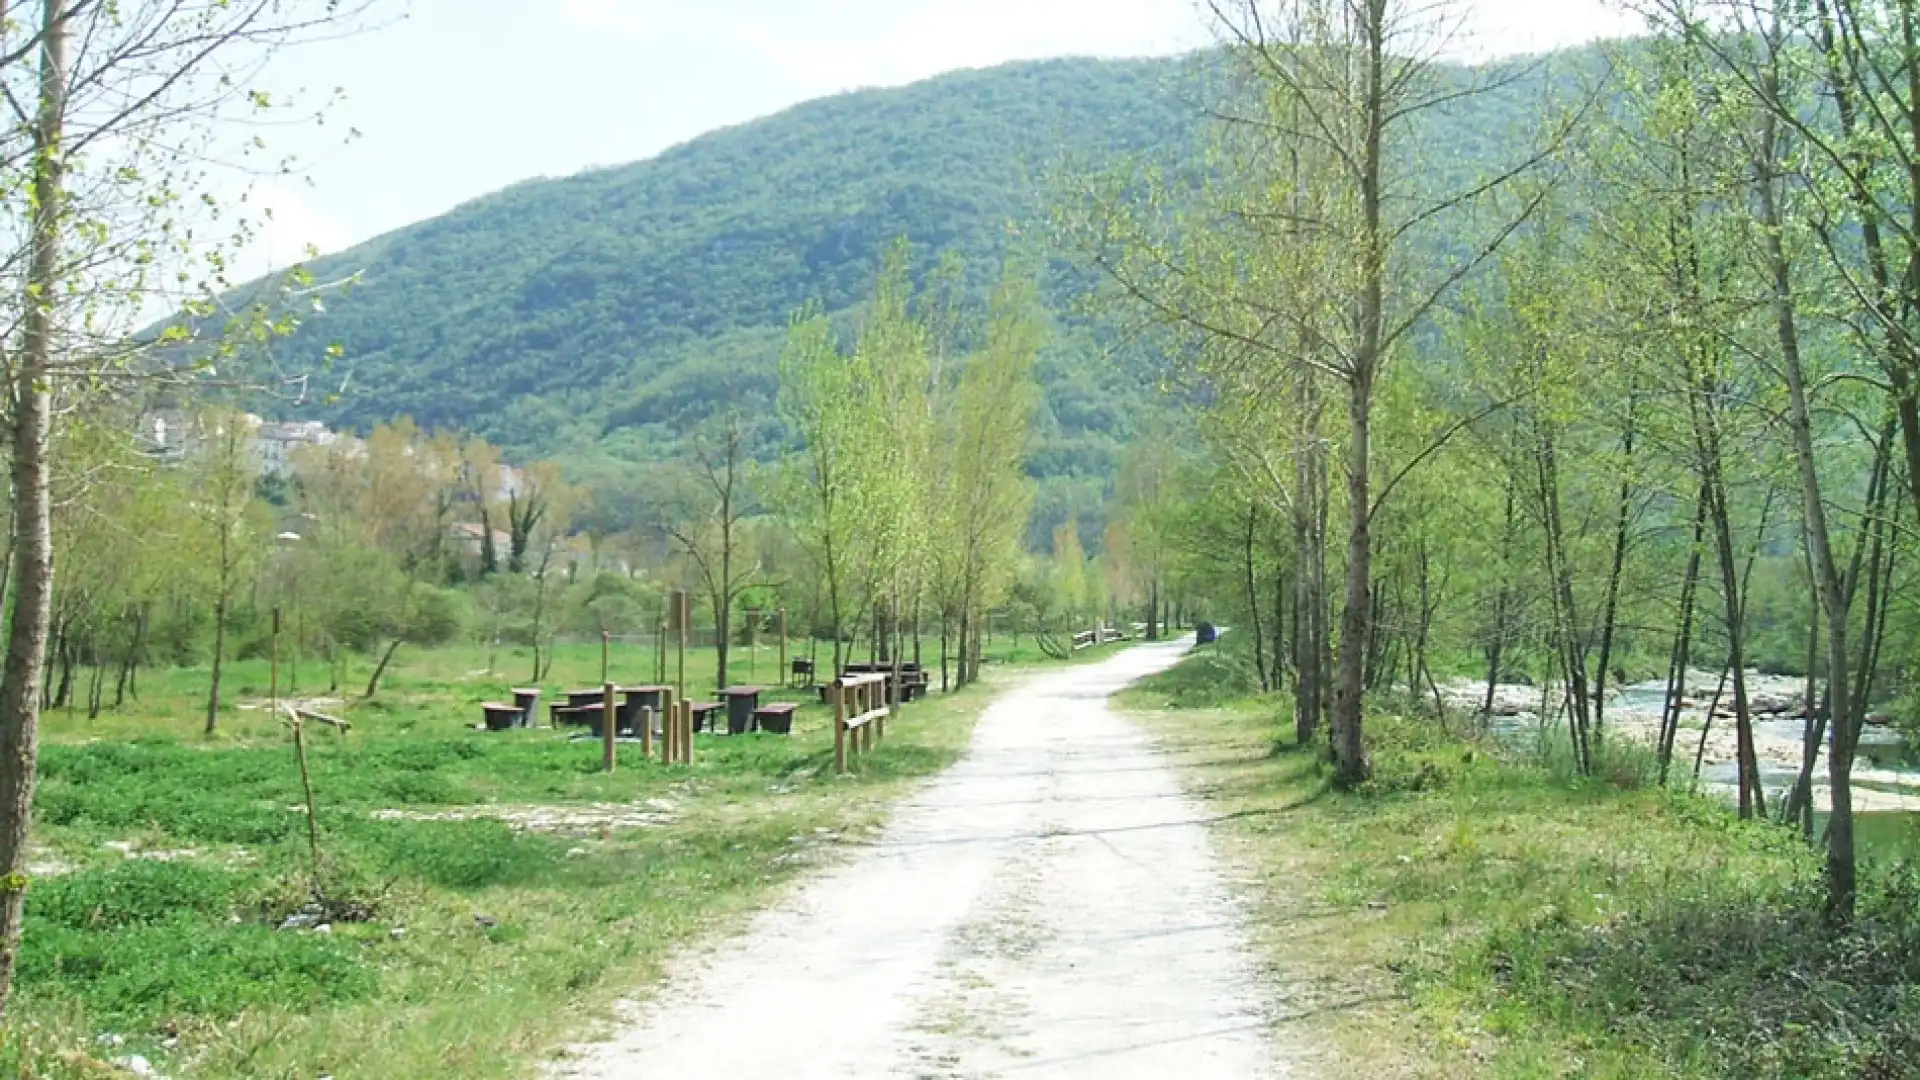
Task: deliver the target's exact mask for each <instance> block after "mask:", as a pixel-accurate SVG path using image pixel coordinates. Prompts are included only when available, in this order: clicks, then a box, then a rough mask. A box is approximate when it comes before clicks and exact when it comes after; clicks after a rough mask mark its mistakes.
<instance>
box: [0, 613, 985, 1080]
mask: <svg viewBox="0 0 1920 1080" xmlns="http://www.w3.org/2000/svg"><path fill="white" fill-rule="evenodd" d="M766 654H767V655H766V656H764V657H761V658H759V659H758V661H757V662H756V665H755V666H756V667H757V668H759V674H760V677H761V680H762V681H768V682H778V681H779V680H778V679H777V678H774V677H772V676H773V670H772V669H773V666H774V664H773V660H772V650H770V649H769V650H766ZM486 659H487V658H486V654H485V653H484V651H481V650H475V649H445V650H435V651H418V650H404V649H403V650H402V652H401V653H400V654H399V656H398V657H397V658H396V662H395V667H394V669H393V671H392V674H391V675H390V677H389V678H388V679H387V680H386V683H385V684H384V686H383V689H382V691H381V693H380V695H379V696H378V697H376V698H375V699H374V700H373V701H370V702H362V701H351V700H350V701H349V702H347V703H346V704H345V705H344V706H342V707H338V708H335V709H333V710H332V711H336V712H342V713H344V714H345V715H346V716H347V718H348V719H349V720H350V721H351V723H352V725H353V727H352V730H351V732H350V733H347V734H344V735H342V734H339V733H336V732H334V731H332V730H330V729H326V728H315V729H313V730H312V731H311V733H310V735H309V740H308V747H309V756H310V762H311V767H312V773H313V782H314V789H315V795H316V800H317V802H318V805H319V808H320V810H319V818H318V821H319V826H320V838H321V853H322V857H321V861H320V864H319V866H318V867H317V868H316V867H315V866H314V865H313V862H312V857H311V854H310V852H309V847H308V841H307V832H306V821H305V816H304V813H302V812H301V806H302V793H301V786H300V780H299V773H298V771H297V769H296V765H295V759H294V755H293V750H292V746H291V743H290V741H289V739H288V736H287V733H286V731H285V729H284V728H283V727H282V726H281V725H278V724H276V723H274V722H272V721H271V720H270V719H269V718H268V716H267V715H266V713H265V710H263V709H258V708H239V707H233V706H232V705H230V706H229V708H228V709H226V710H224V711H223V713H222V716H221V726H220V730H219V732H218V733H217V734H216V735H215V736H213V737H207V736H205V735H203V734H202V733H201V731H200V728H201V725H202V724H203V723H204V713H203V711H202V709H203V704H202V703H203V701H204V698H203V696H202V695H204V693H205V686H206V681H205V679H206V674H205V672H204V671H193V670H183V671H167V672H157V673H150V674H147V675H144V676H143V677H142V680H141V685H140V699H139V700H138V701H137V702H130V703H129V704H128V707H127V708H125V709H123V710H121V711H118V712H109V713H106V714H103V715H101V716H99V717H97V718H93V719H88V718H87V717H86V716H85V715H84V713H76V714H67V713H64V712H56V713H54V714H51V715H50V716H49V717H48V720H47V724H46V741H45V743H44V745H43V747H42V753H41V770H40V772H41V780H40V788H39V792H38V798H37V801H36V810H37V821H36V828H35V846H34V851H33V861H34V863H35V866H36V873H35V881H34V883H33V885H32V886H31V888H30V890H29V893H28V906H27V921H26V928H25V939H24V946H23V951H22V954H21V959H20V979H19V985H18V993H17V996H16V998H15V999H14V1003H13V1007H12V1008H11V1009H10V1011H9V1014H8V1029H7V1032H6V1035H7V1036H8V1037H7V1038H5V1040H4V1041H0V1077H5V1078H9V1080H11V1078H14V1077H26V1076H39V1077H55V1078H58V1077H68V1076H75V1077H77V1076H97V1075H101V1073H100V1072H99V1071H98V1068H99V1066H98V1061H99V1060H100V1059H103V1058H108V1057H112V1056H114V1055H116V1054H120V1053H129V1052H139V1053H142V1054H144V1055H146V1056H147V1057H149V1058H150V1059H152V1060H154V1061H155V1063H156V1065H158V1066H159V1067H160V1068H161V1070H162V1071H164V1072H167V1073H169V1074H170V1075H176V1076H194V1077H208V1078H228V1077H231V1078H235V1080H238V1078H241V1077H246V1078H250V1080H251V1078H274V1077H286V1078H290V1080H291V1078H295V1077H298V1078H303V1080H304V1078H310V1077H312V1076H314V1075H317V1074H328V1075H332V1076H334V1077H338V1078H340V1080H346V1078H348V1077H407V1078H432V1077H447V1078H453V1077H461V1078H488V1077H518V1076H527V1075H531V1074H532V1072H533V1070H534V1063H535V1062H537V1061H538V1059H539V1058H540V1057H541V1056H543V1055H545V1054H547V1053H549V1052H550V1051H551V1050H552V1048H553V1047H555V1046H557V1045H560V1044H562V1043H563V1042H564V1041H565V1040H567V1039H569V1038H573V1037H577V1036H578V1035H580V1034H581V1033H582V1032H583V1031H584V1030H585V1029H586V1028H587V1027H589V1026H590V1025H591V1023H592V1022H593V1020H594V1018H595V1017H597V1016H600V1015H603V1012H604V1009H605V1007H606V1006H607V1005H608V1004H609V1003H610V1002H611V1001H612V1000H614V999H615V998H617V997H620V996H622V995H627V994H631V993H633V992H635V991H636V990H643V989H644V988H645V987H646V986H648V985H650V984H651V983H652V982H653V981H654V980H656V979H657V978H658V977H659V975H660V974H661V972H662V970H663V965H664V963H665V961H666V959H667V958H668V957H669V956H670V954H671V953H672V952H673V951H674V950H675V949H676V948H679V947H682V946H683V945H685V944H686V943H687V942H689V941H691V940H693V939H695V938H697V937H699V936H701V935H704V934H709V933H713V932H716V931H719V930H723V929H725V928H727V927H729V926H733V925H735V924H737V923H738V921H739V920H740V919H742V918H744V917H745V916H747V915H749V914H751V913H752V912H754V911H756V910H758V909H760V908H762V907H764V906H765V905H766V904H768V903H770V902H775V898H776V897H777V896H778V895H779V891H780V886H781V885H782V884H783V883H785V882H787V881H789V880H791V878H792V877H793V876H794V875H795V874H796V873H798V872H800V871H801V870H802V869H804V868H805V867H807V866H810V865H815V864H818V863H821V862H823V861H830V860H832V859H834V858H836V857H838V854H839V853H840V852H841V851H842V850H844V849H845V847H846V845H849V844H857V843H860V842H862V841H864V839H865V838H866V837H867V836H868V834H869V830H870V829H872V828H874V827H875V826H876V825H877V823H878V822H879V821H880V820H881V819H882V817H883V815H884V812H885V809H886V807H887V806H888V805H889V803H890V801H891V800H892V799H893V798H895V797H896V796H898V795H899V794H901V793H902V792H904V791H905V790H907V789H908V787H909V786H910V785H911V784H912V783H913V782H914V781H915V780H916V779H917V778H920V777H924V776H926V775H929V774H931V773H933V772H935V771H937V770H939V769H940V768H942V767H944V766H945V765H947V764H949V763H951V762H952V761H954V760H956V759H957V757H958V756H959V754H960V752H961V751H962V749H963V748H964V746H965V743H966V740H967V738H968V736H969V733H970V731H971V727H972V721H973V719H974V717H975V716H976V715H977V713H978V711H979V709H980V708H981V707H982V706H983V705H984V704H985V702H986V700H987V695H988V693H989V692H990V688H988V687H980V688H976V689H970V690H969V691H967V692H965V693H961V694H956V695H951V696H942V695H938V694H936V695H934V697H933V698H932V699H931V700H930V701H927V702H924V703H919V704H916V705H914V706H911V707H909V708H908V709H907V710H905V712H904V713H903V715H902V716H901V717H900V718H898V719H897V720H896V721H895V722H893V723H892V724H890V725H889V727H888V737H887V738H886V740H885V741H884V742H883V743H882V744H881V747H880V749H879V750H878V751H877V752H876V753H874V754H873V755H872V756H871V757H870V758H869V759H866V760H864V761H863V762H862V763H861V765H860V767H859V769H858V770H857V772H856V774H855V775H853V776H850V777H844V778H842V777H836V776H834V775H833V764H832V761H833V759H832V738H831V734H830V724H829V717H828V715H827V714H826V712H825V710H824V709H822V708H820V707H819V706H818V705H817V698H813V697H812V695H811V694H810V693H809V694H805V695H804V696H805V697H807V698H809V699H811V700H813V701H815V702H816V704H813V705H810V706H809V707H806V708H803V709H802V710H801V712H800V714H799V717H798V719H797V722H796V733H795V735H794V736H792V737H779V736H768V735H751V736H743V737H733V738H713V737H708V736H704V735H703V736H702V737H701V738H700V740H699V743H698V747H697V752H696V756H695V762H694V764H693V766H692V767H691V768H686V767H667V766H664V765H662V764H660V763H659V762H658V760H641V759H640V758H639V752H638V747H636V746H630V745H623V746H622V747H621V754H622V763H621V767H620V768H619V769H618V770H617V771H616V772H615V773H614V774H612V775H608V774H606V773H604V772H602V771H601V770H600V746H599V744H598V742H597V741H589V740H581V741H575V740H571V739H569V738H567V737H566V735H564V734H562V733H556V732H552V731H547V730H534V731H516V732H507V733H499V734H487V733H482V732H475V731H472V730H470V728H471V725H472V724H474V723H475V722H477V721H478V719H479V710H478V708H477V703H478V702H480V701H483V700H489V699H494V698H498V697H501V696H502V695H503V694H504V692H505V690H506V688H507V687H508V686H510V685H513V684H514V683H515V682H516V681H517V680H514V679H512V678H510V677H508V676H507V675H505V674H502V673H501V672H500V671H499V670H497V671H496V673H495V674H492V675H489V674H487V672H486V666H487V665H486ZM496 660H497V663H498V667H499V669H503V670H513V671H517V672H518V673H519V674H521V675H522V676H524V675H525V674H526V670H525V669H526V668H528V667H530V665H531V658H530V657H523V656H515V655H512V654H510V653H507V652H505V651H503V652H502V653H501V654H500V655H499V656H498V657H497V658H496ZM509 663H511V665H512V666H511V668H509V667H508V665H509ZM711 663H712V661H711V654H710V653H708V652H704V651H703V652H701V653H694V652H689V654H688V672H689V687H690V689H693V690H694V691H696V692H699V691H701V690H702V689H704V688H706V687H708V686H710V684H711V681H712V673H713V671H712V666H711ZM362 664H364V661H360V662H357V664H356V667H355V670H354V671H353V672H350V676H357V681H358V682H359V683H360V684H361V685H364V681H365V677H366V672H367V670H368V668H366V667H365V666H360V665H362ZM599 664H600V657H599V647H598V646H597V645H592V646H582V647H570V648H563V649H562V651H561V653H560V655H559V657H558V658H557V660H556V663H555V668H554V676H555V677H554V678H553V679H550V680H549V681H548V684H547V690H548V693H549V695H551V694H552V693H554V692H556V691H558V690H561V689H564V688H567V687H569V686H573V685H582V684H585V685H594V684H597V683H598V682H599V679H600V670H599ZM747 670H748V669H747V666H746V664H745V663H744V661H742V662H740V666H739V667H737V668H736V670H735V672H734V677H733V680H732V681H745V678H746V672H747ZM650 671H651V658H650V656H646V655H639V654H637V653H636V652H635V651H631V650H623V649H621V648H620V647H619V646H616V648H615V651H614V667H613V670H612V671H611V672H610V674H611V676H612V677H613V678H614V679H615V680H616V681H619V682H637V681H650V680H648V679H647V676H648V674H649V673H650ZM313 674H314V672H313V671H312V670H309V671H307V672H306V673H303V674H302V675H301V677H300V684H299V692H300V693H302V694H312V693H316V692H319V691H324V689H325V686H324V684H323V685H321V686H319V687H315V686H313V685H312V683H313V680H312V675H313ZM287 675H288V681H289V682H292V672H291V671H288V673H287ZM265 676H266V668H265V665H264V664H260V663H256V662H252V661H249V662H246V663H241V664H236V665H234V667H233V669H232V670H231V672H230V674H229V678H228V685H229V686H230V687H232V688H233V694H232V696H231V698H230V699H229V700H230V702H238V703H244V704H253V702H252V701H250V700H249V699H251V698H252V697H253V696H254V695H256V694H264V692H265V688H266V678H265ZM936 678H937V676H936ZM354 681H355V680H354V679H353V678H349V680H347V685H349V686H352V685H353V684H354ZM774 696H775V697H785V698H788V699H790V700H800V699H801V698H802V697H803V694H802V693H801V692H799V691H793V692H785V691H777V692H776V693H775V694H774ZM533 814H544V815H548V816H551V815H554V814H566V815H572V820H571V824H570V825H569V826H568V827H566V828H561V829H558V830H552V831H540V830H532V829H517V828H514V827H510V826H509V824H508V823H507V822H506V821H505V820H501V818H513V819H516V820H519V819H524V818H525V817H527V816H529V815H533ZM129 851H131V852H133V853H135V854H134V855H133V856H129V854H127V853H128V852H129ZM316 893H317V894H318V895H319V896H320V897H322V898H323V899H324V901H325V909H324V911H323V915H324V916H325V917H326V918H327V919H328V920H330V921H328V922H327V925H328V926H329V928H330V932H326V933H319V932H314V931H311V930H280V929H278V927H280V926H281V924H282V923H283V922H284V921H285V920H286V919H287V918H288V916H289V915H293V914H295V913H298V912H301V911H302V910H303V909H307V908H308V905H310V904H312V903H313V901H314V897H315V895H316ZM102 1036H107V1037H109V1038H113V1037H117V1038H118V1040H119V1042H118V1043H117V1048H113V1049H109V1048H107V1047H106V1046H104V1045H103V1044H101V1043H100V1042H99V1038H100V1037H102Z"/></svg>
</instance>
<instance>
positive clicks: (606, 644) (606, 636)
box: [600, 630, 613, 682]
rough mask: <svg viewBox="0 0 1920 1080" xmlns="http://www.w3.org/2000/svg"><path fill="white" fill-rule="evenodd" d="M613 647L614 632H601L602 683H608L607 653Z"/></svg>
mask: <svg viewBox="0 0 1920 1080" xmlns="http://www.w3.org/2000/svg"><path fill="white" fill-rule="evenodd" d="M612 645H613V632H612V631H610V630H602V631H600V681H601V682H606V681H607V652H608V650H609V649H610V648H611V647H612Z"/></svg>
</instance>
